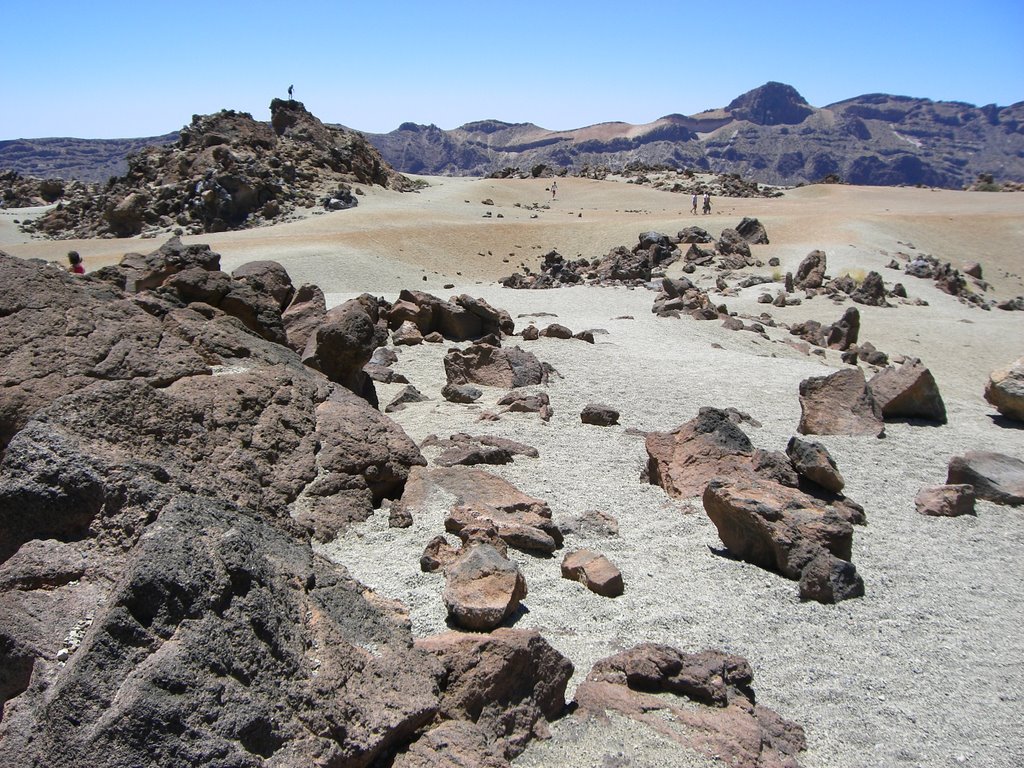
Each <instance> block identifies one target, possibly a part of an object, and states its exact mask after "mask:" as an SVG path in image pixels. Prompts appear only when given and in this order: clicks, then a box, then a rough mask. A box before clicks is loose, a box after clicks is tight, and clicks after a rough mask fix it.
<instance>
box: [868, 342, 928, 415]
mask: <svg viewBox="0 0 1024 768" xmlns="http://www.w3.org/2000/svg"><path fill="white" fill-rule="evenodd" d="M868 389H870V390H871V396H872V397H873V398H874V400H875V402H877V403H878V405H879V407H880V408H881V409H882V418H883V419H885V420H886V421H888V420H890V419H925V420H927V421H934V422H937V423H939V424H945V423H946V404H945V403H944V402H943V401H942V395H940V394H939V386H938V384H936V383H935V377H934V376H932V372H931V371H930V370H928V369H927V368H925V367H924V365H922V364H921V361H920V360H918V359H917V358H916V357H911V358H908V359H907V360H906V361H905V362H904V363H903V365H901V366H900V367H899V368H896V367H894V366H891V365H890V366H889V367H887V368H883V369H882V370H881V371H879V372H878V373H876V374H875V375H874V376H872V377H871V381H869V382H868Z"/></svg>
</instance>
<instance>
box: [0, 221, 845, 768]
mask: <svg viewBox="0 0 1024 768" xmlns="http://www.w3.org/2000/svg"><path fill="white" fill-rule="evenodd" d="M0 274H2V279H3V283H4V285H5V286H8V290H6V291H5V292H4V295H3V298H2V299H0V330H2V333H0V339H2V345H3V346H2V349H0V352H2V360H3V363H2V367H0V372H2V377H3V381H4V390H3V396H2V398H0V448H2V450H3V454H2V461H0V606H2V609H0V670H2V674H0V695H2V703H3V710H2V720H0V762H2V763H3V764H5V765H11V766H23V765H24V766H28V765H49V766H80V765H86V764H89V765H109V766H121V765H126V764H131V765H153V766H156V765H160V766H168V765H183V766H184V765H199V764H202V765H234V766H249V765H251V766H257V765H296V766H297V765H310V764H313V765H323V766H369V765H396V766H428V765H437V766H441V765H453V764H457V765H466V766H470V765H472V766H477V765H479V766H501V765H508V761H509V760H511V759H512V758H514V757H516V756H517V755H519V754H520V753H521V752H522V751H523V750H524V749H525V748H526V747H527V746H528V744H529V742H530V741H531V739H534V738H537V737H541V736H544V735H545V734H546V733H547V724H548V722H549V721H552V720H554V719H557V718H559V717H561V716H562V715H563V714H565V713H566V712H567V707H568V704H567V702H566V700H565V692H566V686H567V683H568V681H569V677H570V675H571V674H572V672H573V667H572V664H571V663H570V662H569V661H568V659H566V658H565V657H564V656H562V655H561V654H560V653H559V652H558V651H556V650H555V649H554V648H553V647H552V646H551V645H550V644H549V643H547V642H546V641H545V640H544V638H543V637H542V636H541V635H539V634H538V633H537V632H535V631H529V630H518V629H510V628H504V627H498V625H499V624H500V623H501V621H502V619H504V618H505V617H506V616H508V615H509V611H513V610H514V609H515V605H514V603H507V604H506V605H505V606H504V607H502V606H498V608H497V613H495V609H494V607H493V606H494V602H495V600H496V599H499V598H500V591H501V589H500V585H498V587H497V588H496V586H495V581H494V574H496V573H498V572H507V573H508V572H513V571H514V570H515V566H514V565H513V564H511V563H509V561H508V560H507V559H506V558H505V556H504V554H503V552H504V551H505V548H506V547H507V546H524V542H526V543H527V545H528V544H529V542H533V541H536V540H537V535H536V534H534V533H531V530H542V531H543V530H545V526H546V530H547V531H548V534H545V535H549V537H550V538H551V541H552V542H553V543H552V547H553V548H554V547H557V546H559V545H560V542H561V534H560V532H559V531H558V529H557V527H552V526H551V525H550V523H547V524H545V523H544V522H543V519H544V515H543V513H542V510H540V511H538V512H537V514H539V518H537V521H538V524H537V525H535V524H532V523H530V519H529V517H528V515H527V517H525V518H524V517H523V515H524V513H526V512H527V511H528V510H527V509H526V507H530V505H529V504H527V505H526V507H524V506H523V505H522V504H520V503H518V502H513V503H512V504H511V510H512V514H511V518H510V517H509V515H507V514H506V515H502V514H501V513H500V510H499V509H498V507H500V505H501V502H502V500H506V501H507V500H508V499H509V498H511V497H512V496H514V489H513V490H511V491H510V490H502V491H500V492H499V493H498V498H496V499H495V498H492V499H491V501H490V503H487V502H485V501H482V500H478V501H477V502H475V506H473V503H471V504H470V506H471V508H466V507H463V508H462V509H461V510H453V514H452V518H453V521H454V523H453V525H454V527H453V528H451V529H450V530H453V531H457V532H458V534H459V536H460V537H461V538H462V540H463V544H462V547H461V550H460V551H456V552H449V553H447V554H446V555H444V556H443V557H442V560H445V559H446V560H447V562H444V563H440V565H441V567H442V569H443V570H444V572H445V574H446V579H447V581H448V587H447V588H446V589H445V592H444V602H445V603H446V605H448V610H449V614H450V617H451V621H450V625H451V626H452V627H453V628H455V629H458V628H460V627H462V628H466V629H475V630H481V631H480V632H478V633H465V632H459V631H455V632H450V633H445V634H441V635H437V636H431V637H426V638H422V639H418V640H416V641H415V642H414V641H413V638H412V634H411V632H410V625H409V620H408V616H407V613H406V611H405V609H404V608H403V606H401V605H400V604H396V603H394V602H392V601H389V600H387V599H384V598H382V597H380V596H378V595H376V594H374V593H373V592H371V591H369V590H368V589H366V588H365V587H364V586H363V585H361V584H360V583H358V582H357V581H355V580H354V579H353V578H351V577H350V576H349V574H348V573H347V572H346V571H345V569H344V568H342V567H340V566H338V565H336V564H334V563H332V562H330V561H328V560H327V559H325V558H324V557H322V556H320V555H318V554H314V551H313V549H312V547H311V541H312V540H313V539H314V538H316V539H320V540H323V541H329V540H331V539H333V538H334V537H335V535H336V534H337V533H338V532H339V531H343V530H345V529H346V527H348V526H349V525H351V524H352V523H353V522H355V521H360V520H365V519H366V518H367V517H368V516H369V515H371V514H372V513H373V511H374V509H375V508H377V507H379V506H380V505H381V503H382V502H383V501H384V500H385V499H396V500H398V499H400V502H399V501H396V502H395V503H393V504H392V505H391V507H392V512H391V514H392V517H393V518H394V524H395V525H402V524H404V523H403V522H402V510H403V509H404V510H405V511H406V512H407V513H408V514H416V511H415V510H416V503H417V502H416V494H415V493H413V492H411V491H410V492H406V491H407V488H406V486H407V485H409V483H410V481H411V479H412V478H413V477H414V476H415V475H416V474H417V473H418V472H419V473H420V474H422V471H423V470H424V467H425V465H426V460H425V459H424V457H423V455H422V453H421V452H420V449H419V447H418V446H417V445H416V444H415V443H414V442H413V441H412V440H410V439H409V437H408V436H407V435H406V433H405V432H404V431H403V430H402V429H401V428H400V427H399V426H398V425H397V424H396V423H394V422H393V421H392V420H391V419H389V418H388V417H386V416H384V415H382V414H381V413H380V412H379V411H378V410H377V409H376V408H374V407H373V405H371V401H375V399H376V396H375V393H374V386H373V383H372V382H373V376H371V374H376V376H377V377H381V376H385V375H386V372H385V371H383V370H381V369H383V368H387V366H386V365H381V364H379V363H378V364H377V365H378V367H377V369H374V367H373V365H372V364H371V356H372V355H373V353H374V350H375V349H377V348H378V347H380V346H382V345H383V344H384V342H385V341H386V340H387V339H388V337H389V332H390V331H398V330H399V329H401V327H402V326H403V325H405V324H407V323H408V324H411V325H413V326H415V327H416V330H417V331H423V332H424V335H425V336H431V334H435V335H436V336H437V337H439V338H441V339H445V338H446V339H451V340H475V342H474V343H473V344H471V345H470V346H469V347H467V348H466V349H465V350H463V351H462V352H458V350H453V352H452V355H451V356H452V365H451V367H450V369H449V377H448V378H449V384H450V385H451V386H452V388H453V391H454V390H455V389H457V388H459V387H463V388H465V387H467V386H469V385H470V384H471V383H472V382H473V381H479V382H481V383H486V384H487V385H489V386H492V385H493V386H498V385H500V386H508V387H511V388H516V387H518V386H521V385H522V384H524V383H530V384H536V383H539V382H540V381H541V380H542V379H543V377H544V376H545V375H546V372H547V370H548V369H547V368H546V367H545V366H544V365H543V364H540V363H539V361H537V360H536V358H535V357H534V356H533V355H532V354H531V353H528V352H522V351H520V352H518V353H516V352H514V351H513V350H515V349H516V348H515V347H512V348H507V349H506V348H505V347H504V346H502V344H501V337H502V336H505V335H507V334H510V333H512V332H513V330H514V327H513V325H512V324H511V318H509V317H508V315H507V313H502V312H501V311H500V310H495V309H494V308H492V307H490V305H488V304H487V303H486V302H483V301H481V300H474V299H471V298H470V297H468V296H464V297H459V298H458V300H457V301H454V302H445V301H441V300H438V299H436V298H434V297H431V296H429V295H424V294H417V293H415V292H409V293H408V294H406V295H404V296H403V297H400V300H399V301H397V302H395V303H394V304H391V303H389V302H385V301H383V300H380V299H375V298H374V297H371V296H363V297H359V298H358V299H354V300H352V301H350V302H346V303H344V304H342V305H340V306H339V307H336V308H334V309H332V310H330V311H329V312H328V311H326V309H325V306H324V301H323V295H322V293H320V292H319V289H318V288H316V286H312V285H304V286H300V287H298V288H297V289H296V288H295V287H294V286H293V285H291V281H290V279H289V278H288V276H287V273H286V272H285V271H284V270H283V269H282V268H281V267H280V265H277V264H275V263H273V262H256V263H252V264H248V265H245V266H244V267H241V268H239V269H237V270H235V271H234V272H233V273H232V274H230V275H229V274H227V273H224V272H222V271H220V270H219V258H218V256H217V254H215V253H213V252H212V251H210V250H209V248H208V247H206V246H201V245H192V246H184V245H182V244H181V243H180V242H178V241H177V240H172V241H170V242H168V243H167V244H165V245H164V246H163V247H161V248H160V249H159V250H157V251H155V252H152V253H149V254H128V255H127V256H126V257H125V258H124V259H123V260H122V262H121V264H119V265H118V266H114V267H107V268H104V269H102V270H99V271H97V272H95V273H92V274H90V275H88V276H86V277H78V276H75V275H72V274H69V273H67V272H65V271H64V270H62V269H60V268H58V267H56V266H54V265H51V264H46V263H43V262H39V261H24V260H20V259H15V258H12V257H9V256H6V255H2V254H0ZM523 377H525V378H523ZM499 382H500V384H499ZM470 396H471V393H470ZM516 403H520V404H523V400H522V398H519V399H515V398H513V400H512V401H510V405H509V408H510V409H513V410H514V409H516V408H518V407H520V406H517V405H516ZM542 405H543V404H542V403H540V404H538V409H540V408H542ZM522 407H525V408H526V410H527V411H530V410H532V409H533V405H531V404H530V403H525V405H523V406H522ZM512 448H513V447H512V446H509V445H505V446H503V449H504V450H510V449H512ZM466 463H473V462H466ZM463 469H466V468H465V467H463ZM431 471H434V470H431ZM472 485H473V487H474V489H475V490H476V491H477V492H479V491H480V489H481V488H483V487H485V485H486V484H484V483H480V482H474V483H473V484H472ZM467 500H468V497H467ZM548 516H550V513H548ZM815 546H816V545H815ZM807 551H811V552H813V551H817V550H816V549H815V547H814V546H812V547H811V548H810V550H807ZM574 563H575V564H573V563H569V562H568V561H567V562H566V563H564V564H563V569H564V570H565V573H566V577H567V578H572V579H574V580H581V581H584V582H585V583H587V582H591V583H593V584H594V585H595V586H597V589H600V586H599V585H600V583H607V579H605V578H603V577H602V575H601V574H602V573H604V574H605V575H607V565H605V564H603V563H602V562H601V559H600V557H598V556H589V555H588V556H583V557H577V558H576V560H575V561H574ZM828 572H829V569H828V568H827V567H826V568H825V571H824V578H825V581H826V582H828V578H829V576H828ZM612 581H613V582H614V579H612ZM511 584H512V587H511V589H512V597H513V598H516V597H517V596H518V597H519V598H521V596H523V595H525V592H526V586H525V583H522V584H521V586H518V585H519V584H520V582H519V580H517V579H516V578H515V576H514V574H513V577H512V581H511ZM588 586H591V584H590V583H588ZM620 587H621V582H620ZM496 589H497V591H496ZM618 591H619V593H621V589H620V590H618ZM608 594H609V596H610V597H613V596H614V594H616V590H615V589H614V584H613V586H612V588H611V592H609V593H608ZM481 601H483V602H482V603H481ZM509 605H511V608H509ZM752 679H753V674H752V671H751V669H750V666H749V664H748V663H747V662H746V660H744V659H742V658H740V657H737V656H734V655H729V654H724V653H721V652H719V651H705V652H702V653H696V654H691V653H684V652H682V651H680V650H678V649H675V648H672V647H669V646H665V645H657V644H646V645H638V646H636V647H634V648H632V649H629V650H627V651H625V652H623V653H619V654H616V655H614V656H611V657H609V658H607V659H606V660H604V661H602V662H601V663H599V664H597V665H595V667H594V669H593V670H592V672H591V673H590V674H589V675H588V677H587V683H586V684H585V685H584V686H581V687H580V689H579V690H578V692H577V705H578V706H579V707H580V708H581V709H582V710H583V711H587V712H595V713H596V712H601V711H604V710H606V709H608V710H610V711H612V710H613V711H616V712H621V713H625V714H626V715H627V716H630V717H636V718H644V717H646V715H645V714H644V713H646V712H648V711H649V710H650V706H651V705H650V702H649V701H648V699H649V697H650V696H651V695H652V693H656V692H662V693H667V694H670V695H671V696H673V697H675V698H676V699H677V700H678V702H679V704H678V705H677V706H675V707H674V709H673V710H672V711H674V712H675V714H674V715H673V717H677V718H678V719H679V721H680V722H685V723H686V724H687V728H688V729H690V732H691V733H692V734H693V735H692V737H691V739H689V740H687V741H686V742H685V743H686V744H687V745H688V746H689V747H690V748H692V749H697V750H699V751H702V752H705V753H707V754H712V753H714V754H721V755H726V756H728V759H729V761H730V764H733V765H749V766H755V765H757V766H776V765H778V766H791V765H795V764H796V762H795V760H796V755H797V754H798V753H799V752H800V750H801V749H803V747H804V744H805V741H804V735H803V732H802V729H801V728H800V727H799V725H797V724H794V723H791V722H788V721H786V720H785V719H783V718H781V717H779V716H778V715H777V714H776V713H774V712H772V711H771V710H769V709H767V708H765V707H762V706H759V705H756V704H755V703H754V694H753V689H752V687H751V686H752Z"/></svg>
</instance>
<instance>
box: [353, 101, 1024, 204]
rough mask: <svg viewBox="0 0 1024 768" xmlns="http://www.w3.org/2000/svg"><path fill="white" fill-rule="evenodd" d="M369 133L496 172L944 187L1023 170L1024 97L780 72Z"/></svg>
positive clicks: (419, 152)
mask: <svg viewBox="0 0 1024 768" xmlns="http://www.w3.org/2000/svg"><path fill="white" fill-rule="evenodd" d="M368 138H369V139H370V141H371V142H373V144H374V145H375V146H377V147H378V148H379V149H380V151H381V153H382V154H383V155H384V157H385V159H387V161H388V162H389V163H391V164H392V165H393V166H395V168H396V169H398V170H399V171H402V172H406V173H425V174H447V175H489V174H491V173H494V172H496V171H501V170H502V169H504V168H507V167H518V168H520V169H523V170H524V171H526V172H529V171H530V170H531V169H533V168H534V167H536V166H538V165H541V164H546V165H551V166H556V167H562V168H568V169H570V171H571V172H573V171H579V170H580V169H581V168H584V167H586V166H595V165H605V166H609V167H611V168H613V169H616V168H621V167H623V166H626V165H627V164H630V163H634V164H640V165H662V164H663V165H668V166H672V167H683V168H694V169H699V170H703V171H712V172H715V173H739V174H740V175H741V176H743V177H744V178H750V179H754V180H757V181H759V182H762V183H767V184H786V185H789V184H799V183H805V182H815V181H819V180H821V179H823V178H825V177H830V176H831V177H839V178H840V179H842V180H844V181H847V182H849V183H851V184H868V185H898V184H924V185H929V186H938V187H948V188H960V187H963V186H966V185H968V184H971V183H972V182H974V181H975V180H976V178H977V177H978V175H979V174H990V175H992V176H993V177H994V178H995V179H996V180H997V181H1017V182H1019V181H1024V102H1019V103H1017V104H1014V105H1013V106H1010V107H997V106H995V105H988V106H984V107H980V108H979V107H974V106H972V105H970V104H963V103H959V102H942V101H931V100H929V99H916V98H909V97H905V96H890V95H886V94H868V95H864V96H858V97H856V98H853V99H848V100H845V101H841V102H837V103H835V104H830V105H828V106H826V107H823V108H820V109H818V108H815V107H812V106H810V105H809V104H808V103H807V102H806V101H805V100H804V98H803V97H802V96H801V95H800V94H799V93H798V92H797V91H796V90H795V89H794V88H792V87H791V86H788V85H783V84H781V83H767V84H766V85H763V86H761V87H760V88H756V89H754V90H752V91H749V92H748V93H745V94H743V95H742V96H740V97H738V98H736V99H735V100H733V101H732V102H731V103H729V104H728V105H727V106H726V107H724V108H722V109H715V110H709V111H706V112H701V113H699V114H696V115H691V116H685V115H677V114H673V115H667V116H665V117H662V118H660V119H658V120H655V121H654V122H652V123H648V124H646V125H631V124H628V123H601V124H599V125H593V126H589V127H586V128H580V129H577V130H572V131H549V130H546V129H544V128H540V127H538V126H536V125H532V124H530V123H518V124H510V123H503V122H499V121H497V120H485V121H481V122H474V123H467V124H466V125H463V126H461V127H459V128H455V129H453V130H449V131H445V130H441V129H440V128H438V127H437V126H435V125H429V126H422V125H416V124H413V123H404V124H402V125H401V126H399V127H398V129H397V130H395V131H392V132H391V133H387V134H369V135H368Z"/></svg>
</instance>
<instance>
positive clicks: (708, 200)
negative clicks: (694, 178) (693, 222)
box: [690, 192, 711, 216]
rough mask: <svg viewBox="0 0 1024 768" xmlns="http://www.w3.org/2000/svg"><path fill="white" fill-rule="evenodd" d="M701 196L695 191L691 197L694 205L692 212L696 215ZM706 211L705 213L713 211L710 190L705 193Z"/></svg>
mask: <svg viewBox="0 0 1024 768" xmlns="http://www.w3.org/2000/svg"><path fill="white" fill-rule="evenodd" d="M699 197H700V195H698V194H697V193H696V192H694V193H693V197H692V198H690V202H691V203H692V205H691V206H690V213H692V214H693V215H694V216H696V215H697V199H698V198H699ZM704 213H705V214H707V213H711V193H710V192H705V193H704Z"/></svg>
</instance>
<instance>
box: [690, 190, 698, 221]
mask: <svg viewBox="0 0 1024 768" xmlns="http://www.w3.org/2000/svg"><path fill="white" fill-rule="evenodd" d="M690 213H692V214H693V215H694V216H696V215H697V193H696V192H694V193H693V207H691V208H690Z"/></svg>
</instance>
